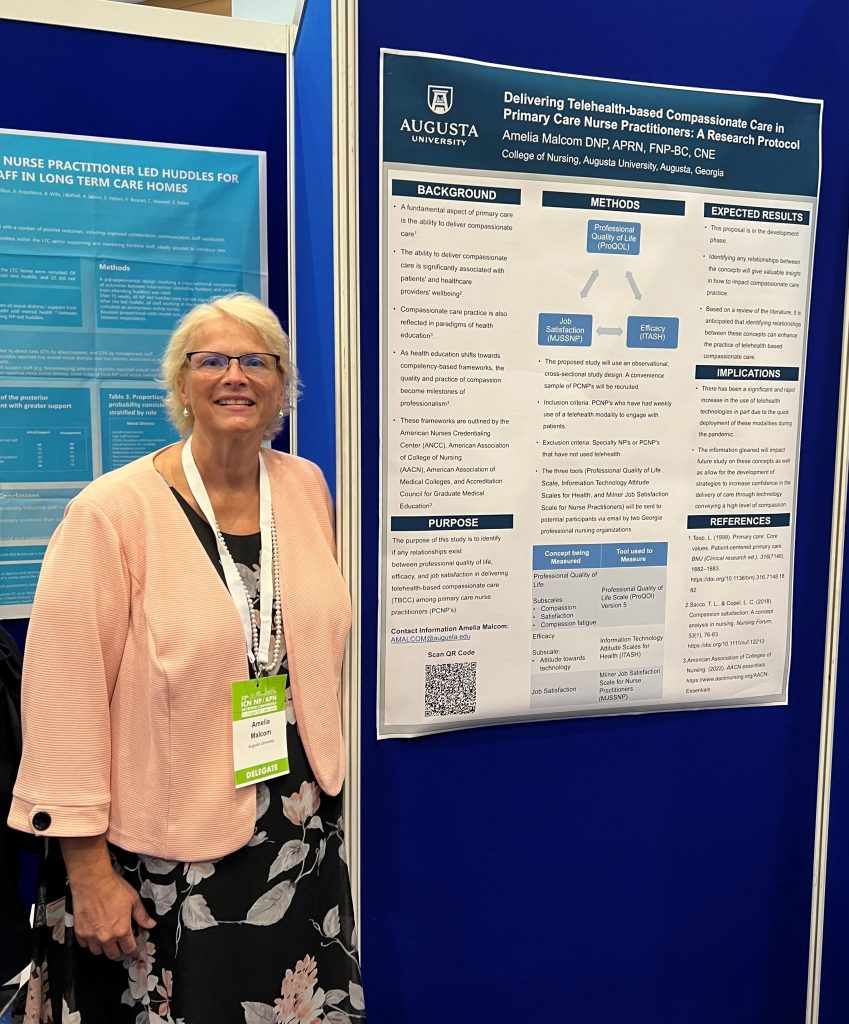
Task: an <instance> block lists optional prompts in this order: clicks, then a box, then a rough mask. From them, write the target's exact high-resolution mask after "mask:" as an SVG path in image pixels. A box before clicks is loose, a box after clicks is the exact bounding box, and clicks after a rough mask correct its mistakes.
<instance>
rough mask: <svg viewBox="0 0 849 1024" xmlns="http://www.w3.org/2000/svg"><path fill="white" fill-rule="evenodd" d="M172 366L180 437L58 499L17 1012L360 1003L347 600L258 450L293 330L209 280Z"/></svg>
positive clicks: (22, 776)
mask: <svg viewBox="0 0 849 1024" xmlns="http://www.w3.org/2000/svg"><path fill="white" fill-rule="evenodd" d="M163 375H164V378H165V382H166V384H167V386H168V389H169V394H168V397H167V399H166V403H167V405H168V408H169V412H170V413H171V416H172V419H174V421H175V423H176V424H177V426H178V428H179V430H180V433H181V434H183V436H184V438H185V440H184V441H182V442H180V443H177V444H175V445H172V446H171V447H168V448H165V449H163V450H162V451H159V452H157V453H155V454H153V455H151V456H147V457H145V458H142V459H139V460H138V461H136V462H133V463H131V464H129V465H127V466H125V467H123V468H122V469H119V470H116V471H115V472H113V473H108V474H106V475H105V476H103V477H100V478H99V479H98V480H96V481H94V483H92V484H90V485H89V486H88V487H87V488H85V490H84V491H82V492H81V494H80V495H78V496H77V497H76V498H75V499H74V500H73V501H72V502H71V504H70V505H69V506H68V509H67V511H66V514H65V518H64V521H63V523H62V524H61V526H60V527H59V529H58V530H57V531H56V534H55V535H54V537H53V539H52V541H51V543H50V546H49V548H48V551H47V555H46V557H45V560H44V566H43V569H42V574H41V578H40V581H39V587H38V592H37V594H36V599H35V603H34V606H33V615H32V622H31V624H30V629H29V634H28V640H27V646H26V652H25V665H24V695H23V718H24V754H23V760H22V762H21V768H20V772H19V774H18V780H17V784H16V786H15V793H14V801H13V806H12V811H11V814H10V817H9V821H10V823H11V824H12V825H13V826H15V827H16V828H20V829H23V830H29V831H34V832H35V833H36V834H41V835H44V836H48V837H51V842H50V843H49V844H48V853H47V857H46V868H47V870H46V877H45V880H44V882H43V884H42V892H41V893H40V899H39V904H38V906H37V911H38V914H37V920H36V925H37V927H38V926H40V927H39V928H38V930H39V934H40V935H41V937H42V941H41V948H40V949H39V952H38V955H37V956H36V959H35V970H34V973H33V980H32V981H31V984H30V991H29V997H30V998H29V1016H28V1017H27V1021H28V1022H30V1021H31V1022H36V1021H49V1020H53V1021H57V1022H58V1021H59V1020H62V1021H66V1020H67V1021H72V1022H79V1024H101V1022H102V1024H119V1022H124V1021H126V1022H131V1024H141V1022H144V1024H149V1022H155V1021H159V1020H163V1021H176V1022H184V1024H217V1022H220V1024H234V1022H238V1021H242V1020H244V1021H246V1022H248V1024H254V1022H265V1021H273V1022H278V1024H279V1022H283V1024H291V1022H310V1024H311V1022H314V1021H321V1020H322V1019H326V1018H327V1016H328V1015H331V1016H330V1019H331V1020H334V1021H335V1022H336V1024H346V1022H347V1021H348V1020H351V1021H360V1020H363V1019H364V1008H363V1002H362V990H361V988H360V986H359V980H360V979H359V968H358V963H357V954H356V937H355V934H354V924H353V916H352V912H351V902H350V887H349V883H348V879H347V869H346V867H345V862H344V845H343V839H342V820H341V803H340V798H339V796H338V794H339V791H340V788H341V785H342V777H343V772H344V751H343V744H342V737H341V731H340V716H339V706H338V699H337V690H338V682H339V675H340V669H341V662H342V656H343V652H344V648H345V644H346V641H347V637H348V632H349V629H350V605H349V600H348V596H347V593H346V590H345V586H344V583H343V581H342V579H341V576H340V574H339V571H338V568H337V566H336V562H335V555H334V542H333V528H332V518H331V503H330V498H329V495H328V492H327V486H326V484H325V483H324V480H323V478H322V476H321V473H320V471H319V470H318V468H317V467H316V466H314V465H313V464H312V463H309V462H306V461H305V460H303V459H298V458H295V457H294V456H290V455H285V454H283V453H280V452H275V451H271V450H268V449H265V450H262V451H261V445H262V442H263V440H264V439H267V438H269V437H271V436H273V435H274V434H275V433H276V432H277V431H278V430H279V428H280V425H281V422H282V419H283V417H284V415H285V411H286V408H287V406H288V402H289V398H290V396H292V395H293V393H294V392H295V390H296V386H297V380H296V375H295V371H294V368H293V367H292V366H291V364H290V362H289V358H288V340H287V338H286V335H285V334H284V333H283V331H282V328H281V327H280V324H279V321H278V320H277V318H276V317H275V316H274V314H273V313H272V312H271V311H270V310H269V309H267V308H266V307H265V306H263V305H262V303H260V302H259V301H258V300H256V299H254V298H252V297H250V296H247V295H233V296H228V297H226V298H223V299H217V300H215V301H213V302H210V303H209V304H206V305H201V306H198V307H197V308H195V309H194V310H192V311H191V312H189V313H188V314H187V315H186V316H185V317H184V318H183V320H182V321H181V322H180V324H179V325H178V327H177V329H176V331H175V332H174V335H173V336H172V338H171V341H170V342H169V345H168V348H167V350H166V353H165V357H164V359H163ZM252 701H254V702H255V703H254V704H252V703H251V702H252ZM256 701H259V703H258V704H256ZM269 701H270V703H269ZM240 702H241V703H240ZM246 708H247V709H248V710H247V711H246V710H245V709H246ZM252 708H253V709H254V710H251V709H252ZM257 708H258V710H256V709H257ZM284 708H285V710H284ZM234 709H236V710H234ZM251 715H254V717H251ZM284 718H285V721H284ZM284 736H285V740H286V743H285V744H284V741H283V738H284ZM286 746H287V748H288V749H286ZM287 764H288V774H280V773H281V772H283V771H285V769H286V767H287ZM256 779H260V780H261V781H259V782H256V781H254V780H256ZM52 837H57V839H58V846H59V847H61V857H60V856H59V849H58V847H57V844H56V841H55V840H53V839H52ZM63 861H64V863H63ZM66 868H67V871H66ZM66 874H67V881H68V885H67V886H66V884H65V880H66ZM74 934H75V936H76V942H75V941H74ZM333 1014H335V1016H333Z"/></svg>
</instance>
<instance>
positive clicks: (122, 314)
mask: <svg viewBox="0 0 849 1024" xmlns="http://www.w3.org/2000/svg"><path fill="white" fill-rule="evenodd" d="M266 287H267V268H266V253H265V155H264V154H263V153H258V152H247V151H235V150H217V149H201V148H193V147H177V146H165V145H159V144H153V143H145V142H128V141H121V140H113V139H96V138H87V137H79V136H65V135H61V136H60V135H48V134H38V133H25V132H11V131H0V616H3V617H8V618H14V617H20V616H24V615H27V614H28V613H29V609H30V605H31V602H32V597H33V594H34V591H35V584H36V582H37V580H38V573H39V569H40V566H41V558H42V556H43V553H44V549H45V546H46V544H47V541H48V540H49V538H50V535H51V533H52V532H53V530H54V529H55V527H56V525H57V524H58V522H59V520H60V519H61V516H62V512H63V510H64V508H65V505H66V504H67V502H68V501H69V500H70V498H71V497H73V496H74V494H76V493H77V492H78V491H79V490H80V489H81V488H82V487H84V486H85V484H86V483H88V482H89V481H91V480H93V479H94V478H95V477H96V476H99V475H100V474H101V473H107V472H109V471H111V470H113V469H117V468H119V467H120V466H123V465H124V464H126V463H127V462H130V461H131V460H132V459H135V458H138V457H140V456H141V455H144V454H146V453H148V452H151V451H154V450H155V449H157V448H160V447H162V446H163V445H166V444H168V443H170V442H171V441H172V440H174V438H175V436H176V435H175V432H174V430H173V428H172V427H171V425H170V423H169V422H168V419H167V417H166V415H165V411H164V408H163V405H162V390H161V387H160V386H159V384H158V382H157V376H158V373H159V361H160V358H161V356H162V352H163V349H164V346H165V344H166V343H167V340H168V337H169V336H170V333H171V330H172V329H173V327H174V325H175V323H176V321H177V320H178V319H179V318H180V317H181V316H182V315H183V314H184V313H185V312H186V311H187V310H189V309H191V308H192V306H194V305H196V304H197V303H199V302H203V301H206V300H208V299H210V298H214V297H215V296H219V295H224V294H226V293H228V292H233V291H246V292H251V293H252V294H255V295H257V296H260V297H264V296H265V293H266Z"/></svg>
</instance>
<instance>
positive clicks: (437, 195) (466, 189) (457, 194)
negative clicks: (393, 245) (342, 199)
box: [392, 179, 522, 206]
mask: <svg viewBox="0 0 849 1024" xmlns="http://www.w3.org/2000/svg"><path fill="white" fill-rule="evenodd" d="M392 195H393V196H415V197H416V198H418V199H447V200H448V201H449V202H452V203H506V204H507V205H509V206H519V205H520V204H521V202H522V192H521V189H518V188H493V187H492V186H490V185H466V184H462V183H460V182H456V181H455V182H446V181H406V180H403V179H396V180H395V181H393V182H392Z"/></svg>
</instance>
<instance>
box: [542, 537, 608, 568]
mask: <svg viewBox="0 0 849 1024" xmlns="http://www.w3.org/2000/svg"><path fill="white" fill-rule="evenodd" d="M601 548H602V545H601V544H534V570H535V571H537V572H547V571H551V570H554V571H557V570H559V571H561V572H563V571H564V570H569V569H598V568H599V567H600V566H601Z"/></svg>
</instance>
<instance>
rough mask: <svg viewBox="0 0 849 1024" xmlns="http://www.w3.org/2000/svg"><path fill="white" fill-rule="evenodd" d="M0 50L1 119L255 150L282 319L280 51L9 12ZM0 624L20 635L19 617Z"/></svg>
mask: <svg viewBox="0 0 849 1024" xmlns="http://www.w3.org/2000/svg"><path fill="white" fill-rule="evenodd" d="M0 53H2V58H3V59H2V61H0V127H3V128H6V129H12V130H20V131H29V132H55V133H59V134H70V135H90V136H99V137H104V138H116V139H135V140H140V141H149V142H162V143H173V144H175V145H186V146H209V147H220V148H226V149H248V150H264V151H265V152H266V154H267V195H268V201H267V224H268V239H267V244H268V270H269V282H268V296H269V303H270V305H271V306H272V308H274V309H275V310H276V311H277V313H278V314H279V315H280V317H281V319H282V320H283V323H284V326H288V302H289V297H288V240H287V228H286V221H287V188H288V183H287V162H286V161H287V156H286V132H285V125H286V76H287V66H286V57H285V55H282V54H276V53H259V52H254V51H249V50H242V49H236V48H229V47H221V46H212V45H207V44H199V43H191V42H182V41H174V40H167V39H150V38H145V37H141V36H132V35H121V34H117V33H112V32H101V31H95V30H90V29H78V28H66V27H60V26H51V25H42V24H35V23H30V22H19V21H8V20H2V21H0ZM36 68H37V69H38V72H37V74H34V73H33V69H36ZM7 626H8V627H9V628H10V631H11V632H12V633H13V634H14V635H15V638H16V639H17V640H18V642H19V643H23V640H24V637H25V632H26V622H25V621H24V620H20V621H16V622H12V623H7Z"/></svg>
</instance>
